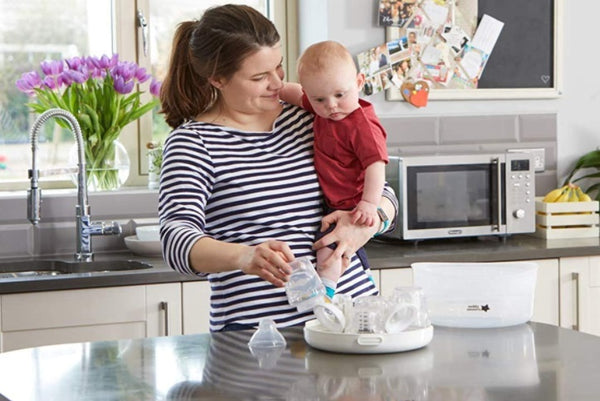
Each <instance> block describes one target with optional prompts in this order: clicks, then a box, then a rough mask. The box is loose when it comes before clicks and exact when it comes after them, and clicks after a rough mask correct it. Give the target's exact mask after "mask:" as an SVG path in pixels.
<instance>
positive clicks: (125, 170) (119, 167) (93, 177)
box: [70, 140, 130, 191]
mask: <svg viewBox="0 0 600 401" xmlns="http://www.w3.org/2000/svg"><path fill="white" fill-rule="evenodd" d="M85 147H86V149H85V167H86V176H87V188H88V191H115V190H117V189H119V188H121V186H122V185H123V184H124V183H125V181H127V178H128V177H129V169H130V160H129V155H128V154H127V149H125V146H123V144H122V143H121V142H119V141H118V140H114V141H111V142H110V143H105V144H96V145H95V147H94V148H91V147H90V146H88V144H87V143H86V144H85ZM70 159H71V160H72V162H73V163H74V164H76V163H77V147H76V145H75V146H74V149H73V151H72V153H71V157H70ZM72 180H73V182H74V183H77V176H76V175H73V176H72Z"/></svg>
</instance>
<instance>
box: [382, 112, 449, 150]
mask: <svg viewBox="0 0 600 401" xmlns="http://www.w3.org/2000/svg"><path fill="white" fill-rule="evenodd" d="M381 125H383V127H384V128H385V130H386V132H387V135H388V137H387V143H388V147H395V146H415V145H436V144H437V143H438V138H437V133H436V132H437V126H436V125H437V118H436V117H415V118H382V119H381Z"/></svg>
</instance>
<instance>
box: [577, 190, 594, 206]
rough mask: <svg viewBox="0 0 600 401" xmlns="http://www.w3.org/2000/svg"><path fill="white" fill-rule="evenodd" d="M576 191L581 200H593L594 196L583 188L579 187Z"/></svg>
mask: <svg viewBox="0 0 600 401" xmlns="http://www.w3.org/2000/svg"><path fill="white" fill-rule="evenodd" d="M575 191H576V192H577V199H578V200H579V202H591V201H592V198H591V197H590V196H589V195H588V194H586V193H585V192H583V191H582V190H581V188H579V187H577V189H575Z"/></svg>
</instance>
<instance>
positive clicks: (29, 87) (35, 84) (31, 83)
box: [17, 71, 42, 95]
mask: <svg viewBox="0 0 600 401" xmlns="http://www.w3.org/2000/svg"><path fill="white" fill-rule="evenodd" d="M41 85H42V79H41V78H40V75H39V74H38V73H37V72H36V71H31V72H26V73H24V74H22V75H21V78H20V79H17V89H19V90H20V91H21V92H24V93H27V94H28V95H33V94H34V93H35V92H34V89H35V88H39V87H40V86H41Z"/></svg>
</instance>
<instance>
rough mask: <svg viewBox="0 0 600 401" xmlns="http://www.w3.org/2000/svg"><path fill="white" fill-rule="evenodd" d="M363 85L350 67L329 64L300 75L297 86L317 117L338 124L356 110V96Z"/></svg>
mask: <svg viewBox="0 0 600 401" xmlns="http://www.w3.org/2000/svg"><path fill="white" fill-rule="evenodd" d="M363 82H364V77H363V75H362V74H356V70H355V68H354V66H353V65H347V64H344V63H332V64H331V66H328V67H327V68H324V69H321V70H319V71H310V72H308V71H307V72H304V73H303V74H301V76H300V84H301V85H302V88H303V89H304V92H306V95H307V97H308V101H309V102H310V104H311V105H312V107H313V109H314V110H315V113H317V114H318V115H319V116H320V117H323V118H328V119H330V120H334V121H339V120H342V119H344V118H346V116H348V114H350V113H352V112H353V111H354V110H356V109H357V108H358V107H359V104H358V94H359V92H360V89H361V87H362V84H363Z"/></svg>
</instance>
